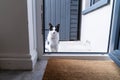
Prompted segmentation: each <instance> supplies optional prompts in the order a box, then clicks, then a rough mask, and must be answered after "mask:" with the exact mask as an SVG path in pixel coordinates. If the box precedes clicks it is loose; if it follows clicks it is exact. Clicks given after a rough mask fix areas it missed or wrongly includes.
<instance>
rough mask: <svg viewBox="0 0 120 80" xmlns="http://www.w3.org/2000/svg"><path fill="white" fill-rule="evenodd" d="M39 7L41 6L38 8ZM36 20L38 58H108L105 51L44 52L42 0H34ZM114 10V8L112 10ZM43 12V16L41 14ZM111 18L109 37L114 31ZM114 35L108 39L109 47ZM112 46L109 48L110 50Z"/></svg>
mask: <svg viewBox="0 0 120 80" xmlns="http://www.w3.org/2000/svg"><path fill="white" fill-rule="evenodd" d="M40 7H41V8H40ZM36 9H37V10H36V16H37V18H36V22H37V44H38V45H37V50H38V56H39V59H49V58H73V59H77V58H78V59H87V60H89V59H91V60H108V59H109V57H108V55H107V54H106V53H104V52H100V53H99V52H79V54H78V53H76V52H72V53H70V54H69V52H67V53H66V52H65V53H62V54H61V53H59V52H58V53H52V54H49V53H46V54H45V53H44V38H43V23H42V20H44V18H43V16H44V14H43V12H44V9H43V0H37V1H36ZM113 11H114V10H113ZM41 14H43V16H41ZM113 22H114V21H113V20H112V21H111V25H112V26H111V34H110V39H111V38H112V37H113V36H114V35H113V34H114V33H115V30H116V29H115V30H114V29H113V28H112V27H113ZM114 41H115V40H114V37H113V38H112V39H111V40H110V41H109V44H110V45H109V46H110V47H111V46H112V45H111V42H114ZM111 49H112V48H109V50H111Z"/></svg>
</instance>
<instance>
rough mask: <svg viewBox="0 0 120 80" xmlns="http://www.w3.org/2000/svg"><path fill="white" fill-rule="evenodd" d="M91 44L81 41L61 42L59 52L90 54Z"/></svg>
mask: <svg viewBox="0 0 120 80" xmlns="http://www.w3.org/2000/svg"><path fill="white" fill-rule="evenodd" d="M90 51H91V46H90V43H89V42H81V41H60V43H59V50H58V52H90Z"/></svg>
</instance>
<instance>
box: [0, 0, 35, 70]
mask: <svg viewBox="0 0 120 80" xmlns="http://www.w3.org/2000/svg"><path fill="white" fill-rule="evenodd" d="M27 1H28V2H27ZM32 1H33V0H0V10H1V11H0V69H19V70H21V69H22V70H28V69H29V70H30V69H32V68H33V67H34V64H35V62H36V58H37V53H36V47H35V42H34V31H33V30H34V27H35V26H34V23H33V18H32V16H33V14H32V13H31V12H32ZM27 4H28V5H27ZM31 19H32V20H31Z"/></svg>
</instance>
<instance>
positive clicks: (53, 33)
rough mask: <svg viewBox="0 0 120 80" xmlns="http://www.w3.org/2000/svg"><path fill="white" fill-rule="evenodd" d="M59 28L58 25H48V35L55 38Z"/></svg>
mask: <svg viewBox="0 0 120 80" xmlns="http://www.w3.org/2000/svg"><path fill="white" fill-rule="evenodd" d="M59 27H60V24H58V25H56V26H53V25H52V24H51V23H49V33H50V34H51V36H53V37H54V36H56V35H58V33H59Z"/></svg>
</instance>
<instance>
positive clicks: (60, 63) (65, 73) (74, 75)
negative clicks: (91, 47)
mask: <svg viewBox="0 0 120 80" xmlns="http://www.w3.org/2000/svg"><path fill="white" fill-rule="evenodd" d="M43 80H120V68H118V67H117V66H116V64H115V63H114V62H112V61H97V60H68V59H50V60H48V64H47V67H46V71H45V73H44V76H43Z"/></svg>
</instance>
